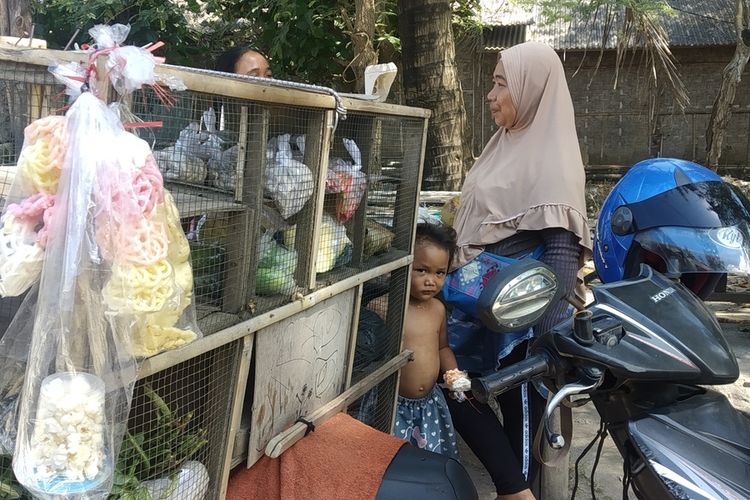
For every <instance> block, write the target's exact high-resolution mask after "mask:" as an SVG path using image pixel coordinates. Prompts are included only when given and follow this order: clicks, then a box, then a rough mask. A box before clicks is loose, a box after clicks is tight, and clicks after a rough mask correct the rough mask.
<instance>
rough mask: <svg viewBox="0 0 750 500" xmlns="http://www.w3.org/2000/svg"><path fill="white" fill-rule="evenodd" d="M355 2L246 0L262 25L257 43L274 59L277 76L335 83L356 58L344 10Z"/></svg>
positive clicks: (255, 20) (252, 13) (255, 21)
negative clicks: (346, 30) (256, 0)
mask: <svg viewBox="0 0 750 500" xmlns="http://www.w3.org/2000/svg"><path fill="white" fill-rule="evenodd" d="M347 4H348V8H349V9H351V8H352V6H351V2H336V1H330V0H328V1H326V0H323V1H320V0H306V1H299V0H269V1H266V2H246V3H245V4H244V5H246V6H250V5H252V7H250V9H249V13H248V14H249V16H248V18H249V19H252V20H253V22H254V23H256V24H257V25H258V26H259V27H260V28H261V29H259V36H258V40H257V45H258V47H259V48H261V49H262V50H263V51H264V52H265V53H266V54H267V55H268V56H269V58H270V59H271V60H272V61H273V70H274V76H276V77H278V78H283V79H290V80H297V81H307V82H316V83H332V82H333V81H335V80H336V77H337V75H340V74H341V72H342V70H343V68H345V67H346V65H347V64H348V62H349V61H350V60H351V58H352V47H351V42H350V40H349V37H348V36H347V35H346V34H345V32H344V30H345V26H344V21H343V18H342V15H341V12H342V10H343V11H344V12H346V10H347Z"/></svg>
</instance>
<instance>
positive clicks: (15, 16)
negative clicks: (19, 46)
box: [0, 0, 31, 37]
mask: <svg viewBox="0 0 750 500" xmlns="http://www.w3.org/2000/svg"><path fill="white" fill-rule="evenodd" d="M29 33H31V2H30V1H29V0H0V35H4V36H18V37H23V36H29V35H28V34H29Z"/></svg>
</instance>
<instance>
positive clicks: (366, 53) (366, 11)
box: [352, 0, 378, 92]
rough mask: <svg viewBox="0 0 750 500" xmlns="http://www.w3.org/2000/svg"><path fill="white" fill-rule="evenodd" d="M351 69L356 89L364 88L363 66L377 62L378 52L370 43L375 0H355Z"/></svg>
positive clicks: (362, 89) (373, 33)
mask: <svg viewBox="0 0 750 500" xmlns="http://www.w3.org/2000/svg"><path fill="white" fill-rule="evenodd" d="M354 6H355V9H356V10H355V15H354V32H353V33H352V45H353V46H354V59H353V60H352V69H353V70H354V76H355V78H356V87H357V88H356V91H357V92H364V90H365V68H367V66H369V65H371V64H377V63H378V53H377V52H376V51H375V49H374V48H373V45H372V39H373V37H374V35H375V0H355V2H354Z"/></svg>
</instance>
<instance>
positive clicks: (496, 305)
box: [477, 259, 562, 332]
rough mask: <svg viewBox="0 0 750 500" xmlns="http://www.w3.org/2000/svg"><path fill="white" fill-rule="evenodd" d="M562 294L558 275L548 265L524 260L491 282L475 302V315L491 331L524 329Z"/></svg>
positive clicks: (496, 276) (501, 271) (503, 270)
mask: <svg viewBox="0 0 750 500" xmlns="http://www.w3.org/2000/svg"><path fill="white" fill-rule="evenodd" d="M561 294H562V290H561V289H560V287H559V286H558V278H557V275H556V274H555V272H554V271H553V270H552V269H551V268H550V267H549V266H547V265H545V264H543V263H541V262H538V261H535V260H532V259H525V260H523V261H520V262H518V263H516V264H512V265H510V266H507V267H505V268H503V269H502V270H500V271H499V272H498V273H497V274H496V275H495V276H493V277H492V279H490V281H489V282H488V283H487V285H486V286H485V287H484V290H483V291H482V294H481V295H480V297H479V300H478V301H477V312H478V314H479V317H480V319H481V320H482V322H483V323H484V324H485V326H487V328H489V329H490V330H493V331H496V332H513V331H520V330H525V329H526V328H529V327H530V326H532V325H534V324H535V323H537V322H538V321H539V319H540V318H541V317H542V316H543V315H544V313H545V312H546V311H547V308H548V307H549V306H550V304H552V303H553V302H556V301H558V300H559V299H560V295H561Z"/></svg>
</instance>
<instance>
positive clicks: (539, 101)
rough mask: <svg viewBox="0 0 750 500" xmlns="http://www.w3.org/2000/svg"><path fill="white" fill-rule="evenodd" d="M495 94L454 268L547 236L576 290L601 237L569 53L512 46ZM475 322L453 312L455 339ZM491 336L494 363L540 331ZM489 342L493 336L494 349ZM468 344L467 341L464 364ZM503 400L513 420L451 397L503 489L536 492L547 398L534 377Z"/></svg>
mask: <svg viewBox="0 0 750 500" xmlns="http://www.w3.org/2000/svg"><path fill="white" fill-rule="evenodd" d="M487 99H488V101H489V106H490V111H491V113H492V117H493V119H494V121H495V123H496V124H497V126H498V127H499V130H498V131H497V133H495V135H494V136H493V137H492V138H491V139H490V141H489V143H488V144H487V146H486V147H485V148H484V151H482V154H481V156H480V157H479V158H478V159H477V161H476V163H475V164H474V166H473V167H472V169H471V170H470V171H469V174H468V175H467V178H466V181H465V183H464V186H463V190H462V191H461V201H460V207H459V209H458V213H457V214H456V221H455V223H454V227H455V229H456V231H457V233H458V247H459V248H458V251H457V254H456V258H455V259H454V262H453V267H454V268H460V267H462V266H464V265H466V264H467V263H469V262H471V260H472V259H474V258H475V257H476V256H477V255H479V254H480V253H482V252H483V251H488V252H491V253H494V254H498V255H503V256H507V257H517V258H522V257H524V256H527V255H529V254H530V252H531V251H532V250H533V249H534V248H537V247H540V245H542V244H543V248H544V250H543V253H542V254H541V256H540V257H539V260H541V261H543V262H545V263H547V264H549V265H550V266H552V267H553V268H554V269H555V271H556V272H557V273H558V274H559V275H560V277H561V279H562V280H561V281H562V283H561V285H562V286H563V287H564V289H565V291H566V292H568V293H570V292H572V291H573V289H574V288H575V285H576V275H577V272H578V270H579V268H580V266H581V263H582V261H583V259H584V257H586V256H588V255H589V253H590V249H591V236H590V231H589V227H588V224H587V221H586V207H585V201H584V182H585V173H584V169H583V163H582V161H581V154H580V149H579V146H578V137H577V135H576V129H575V120H574V114H573V103H572V100H571V97H570V92H569V90H568V86H567V83H566V81H565V73H564V70H563V67H562V64H561V63H560V59H559V58H558V56H557V54H556V53H555V52H554V50H552V49H551V48H550V47H548V46H546V45H543V44H539V43H531V42H530V43H524V44H521V45H517V46H514V47H511V48H509V49H507V50H504V51H503V52H501V54H500V56H499V58H498V62H497V66H496V67H495V71H494V75H493V88H492V90H491V91H490V93H489V94H488V95H487ZM459 314H460V313H459ZM567 315H568V310H567V304H566V303H565V302H564V301H561V302H560V303H559V304H557V305H555V306H553V307H551V308H550V311H549V312H548V313H547V315H546V316H545V318H544V319H543V321H542V322H541V324H539V325H537V327H536V328H535V331H534V334H535V335H538V334H540V333H542V332H544V331H547V330H548V329H549V328H551V327H552V326H554V325H555V324H556V323H558V322H560V321H561V320H563V319H565V318H566V317H567ZM467 321H471V320H470V319H467V318H465V317H462V318H455V317H453V318H452V321H450V322H449V327H448V328H449V332H450V337H451V344H453V342H454V341H456V342H458V343H461V341H462V339H461V335H462V332H464V331H465V327H466V324H467ZM474 324H476V323H474ZM451 330H453V331H451ZM482 335H483V336H484V337H485V338H489V337H492V338H493V342H491V344H492V345H493V353H492V356H490V360H491V362H492V363H493V364H495V366H489V367H488V366H484V367H483V368H484V369H487V368H489V369H497V368H498V367H502V366H506V365H508V364H511V363H513V362H517V361H520V360H521V359H523V358H525V357H526V352H527V346H528V343H529V341H530V339H531V337H532V333H531V332H523V333H519V334H510V335H509V334H493V333H490V332H482ZM472 338H478V337H472ZM463 341H466V337H465V338H464V339H463ZM471 342H475V343H476V341H475V340H471ZM486 346H487V344H486V342H485V345H484V346H482V348H483V349H485V351H486V349H487V347H486ZM452 347H454V348H456V347H457V346H453V345H452ZM463 347H466V346H463ZM460 352H461V348H460V347H459V348H457V349H456V354H457V357H458V358H459V365H461V357H460ZM484 355H486V352H485V353H484ZM493 356H494V357H493ZM462 368H463V367H462ZM469 370H471V368H469ZM475 373H476V371H475ZM498 402H499V403H500V408H501V409H502V412H503V422H504V427H503V425H501V424H500V423H499V422H498V420H497V418H496V417H495V415H494V413H493V412H492V410H491V409H490V408H489V407H487V406H483V405H479V404H478V403H477V402H473V404H472V405H466V404H457V403H455V402H454V401H452V400H450V401H449V406H450V409H451V415H452V417H453V420H454V424H455V427H456V429H457V430H458V432H459V434H461V436H462V437H463V438H464V440H465V441H466V443H467V444H468V445H469V447H470V448H471V449H472V450H473V451H474V453H475V454H476V455H477V456H478V458H479V459H480V460H481V461H482V463H483V464H484V465H485V467H486V468H487V470H488V472H489V473H490V475H491V476H492V479H493V482H494V483H495V487H496V488H497V493H498V498H514V499H516V498H518V499H521V498H533V495H532V493H531V491H530V489H529V484H532V483H533V481H535V480H536V478H537V477H538V472H539V466H538V464H535V463H532V460H531V454H530V442H531V439H532V438H533V436H532V434H533V432H535V431H536V428H537V425H538V422H539V421H540V419H541V414H542V411H543V409H544V399H543V398H542V397H541V396H540V395H539V393H538V392H537V391H536V390H535V389H534V388H533V387H527V385H526V384H524V386H522V387H520V388H518V389H515V390H513V391H508V392H506V393H504V394H503V395H501V396H500V397H499V398H498Z"/></svg>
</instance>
